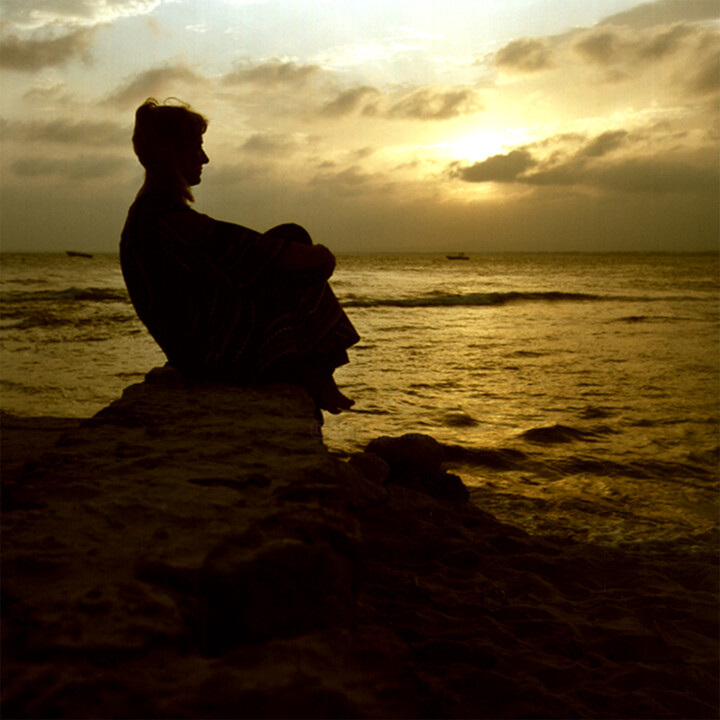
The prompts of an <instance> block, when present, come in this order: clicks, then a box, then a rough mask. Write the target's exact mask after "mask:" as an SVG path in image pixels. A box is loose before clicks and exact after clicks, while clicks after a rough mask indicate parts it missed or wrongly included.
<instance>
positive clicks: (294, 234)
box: [265, 223, 313, 245]
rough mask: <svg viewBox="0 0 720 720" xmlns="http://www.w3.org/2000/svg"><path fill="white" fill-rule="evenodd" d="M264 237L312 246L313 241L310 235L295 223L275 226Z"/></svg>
mask: <svg viewBox="0 0 720 720" xmlns="http://www.w3.org/2000/svg"><path fill="white" fill-rule="evenodd" d="M265 235H270V236H272V237H281V238H285V240H294V241H295V242H299V243H303V245H312V244H313V241H312V238H311V237H310V233H308V231H307V230H306V229H305V228H304V227H302V225H298V224H297V223H283V224H282V225H276V226H275V227H274V228H271V229H270V230H268V231H267V232H266V233H265Z"/></svg>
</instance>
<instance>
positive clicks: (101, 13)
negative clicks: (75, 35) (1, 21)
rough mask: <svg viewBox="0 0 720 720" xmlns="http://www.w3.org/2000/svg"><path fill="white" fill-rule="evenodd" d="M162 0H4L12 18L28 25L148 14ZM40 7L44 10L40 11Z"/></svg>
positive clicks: (84, 23)
mask: <svg viewBox="0 0 720 720" xmlns="http://www.w3.org/2000/svg"><path fill="white" fill-rule="evenodd" d="M160 2H161V0H42V2H31V1H30V0H3V11H4V15H5V17H6V18H7V20H8V22H11V23H13V24H14V25H16V26H20V27H24V28H38V27H48V26H53V27H58V26H61V27H68V28H69V27H89V26H92V25H98V24H103V23H108V22H112V21H113V20H115V19H116V18H118V17H132V16H135V15H144V14H147V13H149V12H151V11H152V10H154V9H155V8H156V7H157V6H158V5H160ZM38 10H40V11H38Z"/></svg>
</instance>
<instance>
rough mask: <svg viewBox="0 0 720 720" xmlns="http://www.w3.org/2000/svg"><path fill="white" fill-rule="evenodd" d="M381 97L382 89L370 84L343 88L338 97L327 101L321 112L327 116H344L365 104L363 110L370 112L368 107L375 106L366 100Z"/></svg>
mask: <svg viewBox="0 0 720 720" xmlns="http://www.w3.org/2000/svg"><path fill="white" fill-rule="evenodd" d="M379 97H380V91H379V90H378V89H377V88H374V87H371V86H370V85H360V86H358V87H353V88H350V89H348V90H343V91H342V92H341V93H339V94H338V95H337V97H335V98H334V99H333V100H331V101H330V102H328V103H326V104H325V105H324V106H323V108H322V110H321V111H320V114H321V115H324V116H325V117H344V116H345V115H350V114H352V113H354V112H356V111H357V110H359V109H360V106H361V105H363V110H362V112H365V114H368V113H367V112H366V109H367V108H368V107H374V105H373V104H368V103H367V102H366V101H368V100H370V99H373V100H376V99H378V98H379Z"/></svg>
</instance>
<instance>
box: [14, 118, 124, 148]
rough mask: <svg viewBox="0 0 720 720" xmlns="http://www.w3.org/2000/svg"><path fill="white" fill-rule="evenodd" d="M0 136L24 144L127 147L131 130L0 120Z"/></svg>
mask: <svg viewBox="0 0 720 720" xmlns="http://www.w3.org/2000/svg"><path fill="white" fill-rule="evenodd" d="M0 130H1V131H2V133H3V136H4V137H6V138H11V139H13V140H20V141H25V142H47V143H58V144H62V145H71V144H78V145H95V146H103V145H104V146H107V145H122V144H125V145H127V144H128V143H129V141H130V134H131V129H130V128H128V127H125V126H123V125H120V124H119V123H114V122H110V121H97V122H95V121H90V120H80V121H71V120H65V119H58V120H27V121H24V122H17V121H13V122H9V121H2V123H1V124H0Z"/></svg>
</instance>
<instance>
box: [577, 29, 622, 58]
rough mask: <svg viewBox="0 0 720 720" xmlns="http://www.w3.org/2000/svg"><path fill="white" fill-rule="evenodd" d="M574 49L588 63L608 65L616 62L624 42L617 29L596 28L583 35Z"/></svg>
mask: <svg viewBox="0 0 720 720" xmlns="http://www.w3.org/2000/svg"><path fill="white" fill-rule="evenodd" d="M574 47H575V50H576V51H577V52H578V53H579V54H580V55H581V56H582V57H583V58H584V59H585V60H587V61H588V62H592V63H596V64H598V65H610V64H612V63H614V62H617V61H618V59H619V57H620V52H621V49H623V48H624V47H625V41H624V39H623V38H622V36H621V35H620V32H619V31H618V29H617V28H598V29H596V30H593V31H591V32H589V33H588V34H587V35H585V36H584V37H583V38H582V40H579V41H578V42H577V43H575V46H574Z"/></svg>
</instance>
